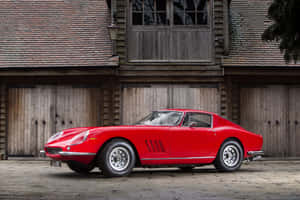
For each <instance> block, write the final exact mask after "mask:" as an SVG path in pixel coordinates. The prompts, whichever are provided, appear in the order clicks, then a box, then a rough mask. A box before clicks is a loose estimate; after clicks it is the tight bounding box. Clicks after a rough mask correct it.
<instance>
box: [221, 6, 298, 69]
mask: <svg viewBox="0 0 300 200" xmlns="http://www.w3.org/2000/svg"><path fill="white" fill-rule="evenodd" d="M271 2H272V0H232V1H231V10H230V14H231V19H230V20H231V22H230V23H231V49H230V54H229V56H226V57H224V59H223V65H224V66H257V67H258V66H300V65H299V64H298V65H295V64H293V63H291V64H286V63H285V61H284V59H283V54H281V53H280V50H279V48H278V43H277V42H263V41H262V40H261V34H262V33H263V31H264V30H265V28H266V27H268V26H269V25H270V24H271V21H270V20H269V19H268V18H267V17H266V16H267V11H268V8H269V5H270V4H271Z"/></svg>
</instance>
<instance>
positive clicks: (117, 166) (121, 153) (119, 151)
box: [109, 147, 130, 171]
mask: <svg viewBox="0 0 300 200" xmlns="http://www.w3.org/2000/svg"><path fill="white" fill-rule="evenodd" d="M129 163H130V153H129V151H128V149H126V148H124V147H115V148H113V149H112V151H111V152H110V154H109V165H110V166H111V168H113V169H114V170H116V171H123V170H125V169H126V168H127V167H128V165H129Z"/></svg>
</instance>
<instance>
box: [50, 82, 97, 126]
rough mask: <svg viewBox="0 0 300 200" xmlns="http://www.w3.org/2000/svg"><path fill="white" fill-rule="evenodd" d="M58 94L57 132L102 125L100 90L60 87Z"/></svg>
mask: <svg viewBox="0 0 300 200" xmlns="http://www.w3.org/2000/svg"><path fill="white" fill-rule="evenodd" d="M56 93H57V94H56V115H55V123H56V131H61V130H63V129H67V128H73V127H87V126H97V125H100V102H99V100H100V96H101V91H100V89H99V88H74V87H69V86H58V87H57V90H56Z"/></svg>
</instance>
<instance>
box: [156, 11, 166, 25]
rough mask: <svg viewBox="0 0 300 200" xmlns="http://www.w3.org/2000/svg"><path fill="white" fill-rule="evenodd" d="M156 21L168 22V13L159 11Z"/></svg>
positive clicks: (159, 22) (160, 22)
mask: <svg viewBox="0 0 300 200" xmlns="http://www.w3.org/2000/svg"><path fill="white" fill-rule="evenodd" d="M156 17H157V18H156V23H157V24H167V15H166V13H157V15H156Z"/></svg>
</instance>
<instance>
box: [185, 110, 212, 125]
mask: <svg viewBox="0 0 300 200" xmlns="http://www.w3.org/2000/svg"><path fill="white" fill-rule="evenodd" d="M189 113H192V114H200V115H207V116H209V117H210V127H191V128H213V124H214V123H213V122H214V117H213V115H212V114H209V113H202V112H186V113H185V115H184V117H183V121H182V124H181V127H186V128H188V127H189V126H185V125H184V121H185V119H186V117H187V115H188V114H189Z"/></svg>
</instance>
